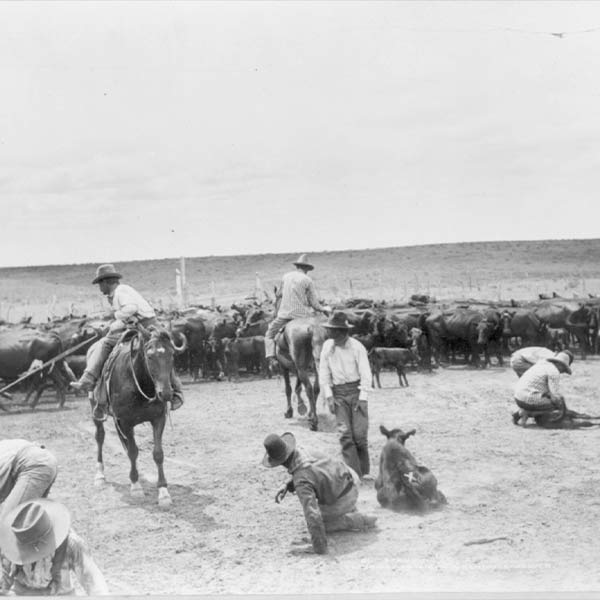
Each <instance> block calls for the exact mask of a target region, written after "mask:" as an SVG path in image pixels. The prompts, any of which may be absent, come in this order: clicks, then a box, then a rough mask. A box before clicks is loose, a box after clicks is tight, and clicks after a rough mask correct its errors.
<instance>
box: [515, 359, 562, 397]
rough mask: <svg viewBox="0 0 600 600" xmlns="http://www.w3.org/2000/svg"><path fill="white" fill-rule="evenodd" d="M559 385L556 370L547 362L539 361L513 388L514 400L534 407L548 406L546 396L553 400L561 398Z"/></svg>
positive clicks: (558, 374)
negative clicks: (539, 405)
mask: <svg viewBox="0 0 600 600" xmlns="http://www.w3.org/2000/svg"><path fill="white" fill-rule="evenodd" d="M559 385H560V371H559V370H558V368H557V367H556V366H555V365H553V364H552V363H551V362H549V361H548V360H540V361H539V362H537V363H535V365H533V367H531V368H530V369H528V370H527V371H525V373H523V375H522V376H521V378H520V379H519V382H518V383H517V386H516V388H515V398H516V399H517V400H520V401H521V402H526V403H527V404H532V405H534V406H535V405H538V404H548V396H550V397H551V398H552V399H555V400H558V399H559V398H562V394H561V393H560V390H559ZM544 395H545V397H544Z"/></svg>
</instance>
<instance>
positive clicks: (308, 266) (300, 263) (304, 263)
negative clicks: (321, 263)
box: [292, 254, 314, 271]
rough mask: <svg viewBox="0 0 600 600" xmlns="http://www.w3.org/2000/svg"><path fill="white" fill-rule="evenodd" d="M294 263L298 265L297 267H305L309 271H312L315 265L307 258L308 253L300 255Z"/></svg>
mask: <svg viewBox="0 0 600 600" xmlns="http://www.w3.org/2000/svg"><path fill="white" fill-rule="evenodd" d="M292 264H293V265H296V266H297V267H305V268H306V269H308V270H309V271H312V270H313V269H314V267H313V266H312V265H311V264H310V263H309V262H308V259H307V258H306V254H301V255H300V256H299V257H298V260H297V261H294V262H293V263H292Z"/></svg>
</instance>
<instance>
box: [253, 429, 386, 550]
mask: <svg viewBox="0 0 600 600" xmlns="http://www.w3.org/2000/svg"><path fill="white" fill-rule="evenodd" d="M264 446H265V449H266V454H265V456H264V458H263V461H262V464H263V465H264V466H265V467H278V466H282V467H285V468H286V469H287V471H288V473H289V474H290V475H291V476H292V477H291V479H290V480H289V481H288V482H287V483H286V484H284V485H283V486H282V487H281V488H280V489H279V490H278V492H277V494H276V496H275V502H277V503H279V502H280V501H281V500H282V499H283V498H284V497H285V495H286V494H287V492H292V493H295V494H296V495H297V496H298V500H300V504H301V505H302V509H303V511H304V518H305V519H306V524H307V526H308V531H309V533H310V537H311V541H312V546H307V547H305V548H303V549H300V551H301V552H315V553H317V554H325V553H326V552H327V536H326V533H331V532H334V531H361V530H365V529H370V528H372V527H375V521H376V520H377V517H373V516H369V515H364V514H362V513H360V512H358V511H357V509H356V501H357V499H358V487H359V479H358V475H357V474H356V473H355V472H354V471H353V470H352V469H351V468H350V467H349V466H348V465H346V463H344V462H343V461H341V460H337V459H333V458H329V457H327V456H325V455H324V454H322V453H320V452H314V451H311V452H310V453H306V452H304V451H303V450H300V449H299V448H297V447H296V439H295V438H294V436H293V434H291V433H289V432H287V433H284V434H283V435H281V436H279V435H276V434H273V433H272V434H270V435H268V436H267V437H266V438H265V441H264Z"/></svg>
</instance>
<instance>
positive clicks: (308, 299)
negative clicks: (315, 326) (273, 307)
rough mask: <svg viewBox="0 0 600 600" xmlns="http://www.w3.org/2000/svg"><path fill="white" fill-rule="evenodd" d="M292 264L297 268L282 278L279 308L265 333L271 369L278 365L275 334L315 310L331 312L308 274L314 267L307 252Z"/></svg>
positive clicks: (309, 315)
mask: <svg viewBox="0 0 600 600" xmlns="http://www.w3.org/2000/svg"><path fill="white" fill-rule="evenodd" d="M292 264H293V265H295V266H296V270H295V271H290V272H288V273H286V274H285V275H284V276H283V278H282V280H281V287H280V294H281V301H280V303H279V310H278V311H277V315H276V316H275V318H274V319H273V320H272V321H271V323H269V327H268V329H267V332H266V333H265V358H266V359H267V363H268V365H269V368H270V369H271V370H273V368H274V367H275V366H276V365H277V359H276V358H275V336H276V335H277V333H278V332H279V331H280V330H281V329H283V327H285V325H286V324H287V323H289V322H290V321H291V320H292V319H297V318H305V317H312V316H313V314H314V311H316V312H320V313H323V314H325V315H327V314H328V313H329V311H328V310H327V309H326V308H325V307H323V306H321V304H320V303H319V300H318V299H317V293H316V291H315V285H314V283H313V280H312V279H311V278H310V277H309V276H308V275H307V273H308V272H309V271H312V270H313V269H314V267H313V265H311V264H310V263H309V262H308V260H307V259H306V254H301V255H300V257H299V258H298V260H297V261H295V262H293V263H292Z"/></svg>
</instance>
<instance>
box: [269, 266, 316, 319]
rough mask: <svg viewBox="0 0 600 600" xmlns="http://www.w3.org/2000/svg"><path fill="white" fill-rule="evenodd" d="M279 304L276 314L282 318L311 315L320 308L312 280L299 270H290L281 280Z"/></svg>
mask: <svg viewBox="0 0 600 600" xmlns="http://www.w3.org/2000/svg"><path fill="white" fill-rule="evenodd" d="M281 290H282V292H281V304H280V305H279V311H278V312H277V316H278V317H281V318H283V319H296V318H302V317H312V316H313V314H314V313H313V310H312V309H313V308H314V309H315V310H321V306H320V305H319V301H318V300H317V293H316V291H315V285H314V283H313V280H312V279H311V278H310V277H309V276H308V275H306V274H305V273H303V272H302V271H300V270H296V271H290V272H289V273H286V274H285V275H284V276H283V279H282V281H281Z"/></svg>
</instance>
